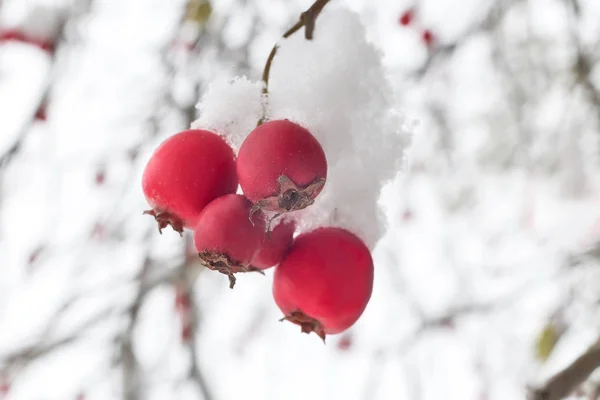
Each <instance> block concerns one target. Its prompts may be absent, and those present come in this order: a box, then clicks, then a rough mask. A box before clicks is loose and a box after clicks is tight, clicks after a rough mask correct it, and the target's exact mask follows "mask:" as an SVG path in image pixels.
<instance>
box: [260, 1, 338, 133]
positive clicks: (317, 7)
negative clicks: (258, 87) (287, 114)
mask: <svg viewBox="0 0 600 400" xmlns="http://www.w3.org/2000/svg"><path fill="white" fill-rule="evenodd" d="M327 3H329V0H316V1H315V2H314V3H313V5H312V6H310V7H309V8H308V10H306V11H304V12H303V13H302V14H300V19H299V20H298V22H296V24H295V25H294V26H292V27H291V28H290V29H288V30H287V31H286V32H285V33H284V34H283V36H282V38H283V39H287V38H288V37H290V36H292V35H293V34H294V33H296V32H298V31H299V30H300V29H301V28H302V27H304V37H305V38H306V40H312V38H313V33H314V31H315V22H316V20H317V17H318V16H319V14H320V13H321V11H323V8H324V7H325V6H326V5H327ZM278 48H279V44H275V46H273V48H272V49H271V52H270V53H269V57H267V62H266V63H265V67H264V69H263V73H262V81H263V89H262V93H263V96H267V95H268V94H269V75H270V73H271V65H272V64H273V59H274V58H275V54H276V53H277V49H278ZM265 114H266V110H263V116H262V118H261V119H259V120H258V123H257V124H256V126H259V125H261V124H262V123H263V121H264V119H265Z"/></svg>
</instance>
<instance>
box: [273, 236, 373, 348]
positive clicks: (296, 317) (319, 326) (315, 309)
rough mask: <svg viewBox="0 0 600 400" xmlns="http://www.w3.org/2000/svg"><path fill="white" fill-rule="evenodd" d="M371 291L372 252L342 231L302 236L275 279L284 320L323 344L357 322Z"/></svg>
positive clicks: (276, 296) (295, 243)
mask: <svg viewBox="0 0 600 400" xmlns="http://www.w3.org/2000/svg"><path fill="white" fill-rule="evenodd" d="M372 290H373V259H372V258H371V253H370V252H369V249H368V248H367V246H366V245H365V244H364V243H363V242H362V241H361V240H360V239H359V238H358V237H356V236H355V235H354V234H352V233H350V232H348V231H347V230H344V229H340V228H319V229H316V230H314V231H312V232H308V233H305V234H302V235H300V236H298V238H296V240H295V241H294V244H293V245H292V249H291V250H290V252H289V254H288V255H287V257H286V258H285V259H284V260H283V261H282V262H281V264H280V265H279V266H278V267H277V268H276V269H275V276H274V279H273V296H274V298H275V302H276V303H277V305H278V306H279V308H280V309H281V311H283V313H284V314H285V317H284V319H285V320H288V321H291V322H293V323H295V324H297V325H300V326H301V328H302V332H304V333H310V332H315V333H316V334H317V335H319V336H320V337H321V338H322V339H323V340H325V335H326V334H335V333H340V332H342V331H344V330H346V329H348V328H349V327H351V326H352V325H353V324H354V323H355V322H356V321H357V320H358V318H359V317H360V316H361V315H362V313H363V311H364V309H365V307H366V306H367V303H368V302H369V299H370V298H371V292H372Z"/></svg>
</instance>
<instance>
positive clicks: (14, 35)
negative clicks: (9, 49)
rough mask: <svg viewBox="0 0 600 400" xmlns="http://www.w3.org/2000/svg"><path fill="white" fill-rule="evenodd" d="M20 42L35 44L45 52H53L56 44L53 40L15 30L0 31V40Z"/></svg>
mask: <svg viewBox="0 0 600 400" xmlns="http://www.w3.org/2000/svg"><path fill="white" fill-rule="evenodd" d="M11 41H12V42H20V43H25V44H29V45H31V46H35V47H37V48H39V49H41V50H43V51H45V52H47V53H50V54H52V53H54V50H55V47H56V45H55V44H54V41H53V40H49V39H39V38H35V37H32V36H29V35H27V34H25V33H23V32H20V31H17V30H5V31H0V42H11Z"/></svg>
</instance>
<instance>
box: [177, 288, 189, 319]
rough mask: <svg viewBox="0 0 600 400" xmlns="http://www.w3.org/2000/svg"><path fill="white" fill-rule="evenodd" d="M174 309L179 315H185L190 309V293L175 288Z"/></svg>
mask: <svg viewBox="0 0 600 400" xmlns="http://www.w3.org/2000/svg"><path fill="white" fill-rule="evenodd" d="M175 308H176V309H177V311H179V312H180V313H185V312H188V311H189V310H190V308H192V299H190V293H189V292H187V291H185V290H183V289H181V288H176V290H175Z"/></svg>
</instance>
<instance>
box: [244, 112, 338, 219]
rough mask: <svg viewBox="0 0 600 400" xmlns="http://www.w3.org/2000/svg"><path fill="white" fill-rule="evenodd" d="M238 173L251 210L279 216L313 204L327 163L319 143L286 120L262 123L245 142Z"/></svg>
mask: <svg viewBox="0 0 600 400" xmlns="http://www.w3.org/2000/svg"><path fill="white" fill-rule="evenodd" d="M237 173H238V178H239V180H240V185H241V187H242V190H243V191H244V195H245V196H246V197H247V198H248V199H249V200H250V201H251V202H252V203H254V206H253V207H252V210H253V211H254V210H258V209H265V210H270V211H275V212H278V213H285V212H289V211H295V210H301V209H303V208H306V207H308V206H309V205H311V204H312V203H313V202H314V199H315V198H316V197H317V196H318V194H319V193H320V192H321V190H322V189H323V186H324V185H325V180H326V178H327V159H326V158H325V153H324V152H323V148H322V147H321V145H320V144H319V141H318V140H317V139H316V138H315V137H314V136H313V135H312V134H311V133H310V132H309V131H307V130H306V129H304V128H303V127H301V126H300V125H297V124H295V123H293V122H291V121H289V120H287V119H286V120H275V121H269V122H265V123H264V124H262V125H260V126H258V127H257V128H256V129H254V130H253V131H252V132H251V133H250V134H249V135H248V137H247V138H246V140H244V143H242V146H241V148H240V151H239V154H238V160H237Z"/></svg>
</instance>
